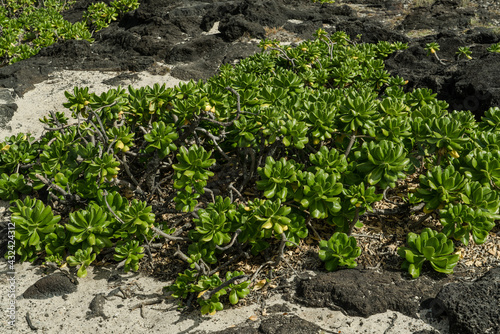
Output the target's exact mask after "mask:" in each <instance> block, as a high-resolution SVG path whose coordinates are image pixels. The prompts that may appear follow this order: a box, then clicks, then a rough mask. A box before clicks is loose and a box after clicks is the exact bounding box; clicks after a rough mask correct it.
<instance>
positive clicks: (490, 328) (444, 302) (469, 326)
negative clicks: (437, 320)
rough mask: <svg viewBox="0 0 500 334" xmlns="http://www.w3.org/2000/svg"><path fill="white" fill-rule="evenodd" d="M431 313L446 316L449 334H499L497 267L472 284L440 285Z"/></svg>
mask: <svg viewBox="0 0 500 334" xmlns="http://www.w3.org/2000/svg"><path fill="white" fill-rule="evenodd" d="M432 312H433V314H434V316H436V317H439V316H442V315H446V316H447V317H448V319H449V322H450V333H457V334H458V333H460V334H477V333H492V334H493V333H496V334H498V333H500V316H499V315H500V267H497V268H494V269H491V270H490V271H489V272H487V273H486V274H485V275H484V276H483V277H481V278H479V279H478V280H476V281H475V282H454V283H450V284H447V285H445V286H443V288H442V289H441V291H439V293H438V294H437V296H436V298H435V299H434V300H433V301H432Z"/></svg>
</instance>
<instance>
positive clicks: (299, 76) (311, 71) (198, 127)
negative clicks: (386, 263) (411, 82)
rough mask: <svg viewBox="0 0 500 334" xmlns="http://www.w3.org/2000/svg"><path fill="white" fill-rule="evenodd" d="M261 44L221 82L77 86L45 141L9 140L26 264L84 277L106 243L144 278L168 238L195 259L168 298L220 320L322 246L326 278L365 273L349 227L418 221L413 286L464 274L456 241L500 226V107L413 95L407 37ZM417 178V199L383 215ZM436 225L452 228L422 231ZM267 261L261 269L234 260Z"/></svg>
mask: <svg viewBox="0 0 500 334" xmlns="http://www.w3.org/2000/svg"><path fill="white" fill-rule="evenodd" d="M260 45H261V47H262V52H261V53H258V54H255V55H254V56H251V57H249V58H246V59H243V60H242V61H241V62H240V63H239V64H237V65H234V66H233V65H229V64H226V65H223V66H222V67H221V68H220V70H219V73H218V74H217V75H216V76H214V77H212V78H210V79H208V80H207V81H206V82H202V81H199V82H194V81H191V82H189V83H185V84H179V85H178V86H176V87H173V88H166V87H165V85H160V84H155V85H154V86H153V87H143V88H140V89H134V88H132V87H129V88H128V89H122V88H121V87H118V88H116V89H112V90H109V91H108V92H105V93H102V94H101V95H97V94H95V93H92V92H89V89H88V88H86V87H80V88H75V89H74V90H73V92H67V93H66V97H67V99H68V102H67V103H65V104H64V106H65V107H66V108H68V109H69V112H70V113H72V117H71V119H70V118H69V117H66V116H64V115H63V114H62V113H52V114H51V115H50V116H47V117H45V118H44V119H42V120H41V121H42V122H43V123H44V124H45V125H46V132H45V133H44V135H43V136H42V137H41V138H40V139H38V140H36V139H35V138H33V137H31V136H29V135H28V134H19V135H17V136H12V137H9V138H5V140H4V141H3V142H1V143H0V166H1V167H0V168H1V171H2V173H3V174H2V179H1V180H0V188H1V191H0V196H1V198H2V199H4V200H13V202H12V205H11V208H10V211H11V212H12V217H13V220H15V221H16V222H17V225H18V227H17V230H16V235H15V238H16V239H17V240H18V241H19V242H17V243H16V248H15V252H16V254H17V255H18V256H19V257H20V259H21V260H22V261H37V260H40V261H51V262H56V263H58V264H60V265H63V264H65V263H67V264H69V265H70V266H76V267H78V275H79V276H81V277H83V276H85V275H86V274H87V269H88V268H89V266H91V265H92V263H94V261H96V260H97V259H99V258H100V257H101V256H103V255H102V253H103V251H104V250H106V251H107V252H109V251H111V252H114V259H115V260H116V261H121V262H123V264H124V270H126V271H128V270H134V271H135V270H137V269H138V268H139V264H140V262H141V261H149V260H150V257H149V256H145V254H147V253H148V252H147V251H148V250H149V247H150V246H151V244H152V243H153V242H158V241H167V242H168V244H167V247H174V249H176V251H175V256H176V257H177V258H178V259H179V260H180V261H182V262H183V263H184V266H180V268H179V272H180V273H179V275H178V278H177V279H176V281H175V282H174V283H173V284H172V285H170V286H169V287H167V288H166V289H167V290H168V291H169V292H170V293H172V296H173V297H175V298H178V299H179V305H180V306H198V307H200V309H201V312H202V313H203V314H214V313H215V312H217V311H220V310H222V309H223V307H224V304H228V303H229V304H235V303H238V302H239V300H240V299H242V298H245V296H247V295H248V293H249V292H250V288H251V287H252V284H254V283H255V280H256V278H257V277H258V274H259V272H260V271H261V270H262V269H263V268H265V267H268V266H277V265H279V264H280V263H282V262H286V256H285V250H286V249H288V248H296V247H301V245H302V244H303V243H304V239H306V238H308V236H309V235H313V236H314V237H315V238H316V239H319V241H317V247H318V249H319V255H318V256H319V257H320V258H321V259H322V260H323V261H325V266H326V269H327V270H335V269H337V267H353V266H354V265H355V264H356V262H355V259H356V258H357V257H358V256H359V254H360V247H358V246H357V242H356V240H355V239H354V237H353V236H352V235H351V234H352V232H353V231H354V229H356V228H359V227H362V226H363V224H362V220H361V217H363V215H365V214H367V213H368V212H370V211H371V212H375V213H377V214H378V215H390V214H393V213H395V212H400V210H407V211H405V212H408V215H413V218H414V220H416V221H417V223H414V224H412V226H411V228H412V229H413V230H414V231H415V233H414V232H412V233H410V234H409V235H408V247H401V248H400V249H399V250H398V254H399V255H400V256H401V257H402V258H403V259H402V262H403V264H402V268H403V269H404V270H407V271H408V272H409V274H410V275H411V276H412V277H415V278H416V277H418V276H419V275H420V274H421V273H422V272H423V271H424V270H425V268H426V267H425V265H424V264H425V262H426V261H428V263H430V264H431V267H432V268H434V269H435V270H437V271H438V272H442V273H451V272H452V270H453V267H454V265H455V264H456V262H457V260H458V255H457V254H455V253H454V244H455V243H463V244H464V245H467V243H468V241H469V239H470V238H471V239H472V240H473V241H474V242H475V243H478V244H480V243H482V242H484V241H485V239H486V238H487V235H488V232H489V231H490V230H491V229H492V228H493V226H494V225H495V221H496V220H498V219H499V217H500V216H499V186H500V181H499V180H500V174H499V173H500V166H499V165H498V161H500V159H499V158H500V151H499V147H498V141H497V139H498V136H500V133H499V131H500V128H499V127H498V124H499V123H498V120H499V119H500V109H499V108H491V109H489V110H488V111H487V112H486V113H485V116H484V117H483V118H482V120H479V121H476V120H475V118H474V117H473V116H472V114H471V113H470V111H460V112H455V111H450V110H448V107H449V106H448V104H447V103H446V102H444V101H440V100H438V99H436V94H435V93H433V92H432V91H431V90H428V89H415V90H412V91H405V89H404V85H405V84H406V82H405V80H404V79H403V78H400V77H392V76H391V75H389V73H387V71H386V70H385V69H384V63H383V59H384V58H385V57H387V56H388V55H389V54H391V53H392V52H398V51H399V50H402V49H404V48H406V45H405V44H402V43H387V42H379V43H377V44H366V43H358V42H357V40H356V39H351V38H350V37H349V36H348V35H347V34H345V33H344V32H336V33H334V34H331V35H329V34H327V33H326V32H325V31H323V30H319V31H318V32H317V33H316V35H315V39H314V40H311V41H306V42H303V43H301V44H300V45H298V46H297V47H291V46H285V45H281V44H280V43H279V42H277V41H273V40H264V41H262V42H261V44H260ZM414 174H416V175H419V179H418V180H419V186H418V188H417V189H416V192H415V193H411V192H406V193H402V194H400V195H399V196H401V198H402V200H403V201H404V202H405V204H401V205H399V206H397V207H396V208H395V209H393V210H388V211H387V210H385V211H384V210H377V209H374V206H373V205H374V203H376V202H377V201H380V200H381V199H382V198H384V196H385V195H384V194H385V193H386V191H387V190H389V189H391V188H394V187H396V186H397V185H398V184H401V183H402V182H405V180H406V179H407V178H408V177H409V176H410V175H414ZM4 175H5V176H4ZM17 198H21V199H22V200H21V199H17ZM165 214H168V217H167V218H164V217H165ZM430 215H433V216H434V217H436V218H439V219H440V221H441V224H440V225H439V224H438V225H436V226H434V229H430V230H428V229H425V230H424V231H423V232H421V222H422V221H423V219H425V218H428V217H429V216H430ZM464 215H465V216H466V217H471V219H473V218H474V219H475V220H474V222H469V223H468V224H465V222H464V221H463V217H464ZM179 217H180V218H179ZM419 217H421V218H419ZM176 221H183V222H184V223H183V224H184V225H182V224H181V225H179V223H175V222H176ZM318 224H319V225H323V226H325V228H327V230H328V231H331V233H332V234H333V236H330V235H329V236H325V235H320V233H319V232H318V231H317V230H316V229H315V228H314V226H317V225H318ZM420 232H421V233H420ZM417 233H420V234H417ZM330 237H331V238H330ZM312 240H314V239H312ZM264 253H265V254H266V256H267V258H268V260H266V261H265V262H264V263H262V264H261V265H260V267H259V268H258V269H257V270H256V271H255V272H253V273H251V272H241V271H238V270H237V271H236V272H235V270H234V266H233V267H231V264H235V263H238V261H241V260H242V259H244V258H250V257H252V256H259V255H262V254H264Z"/></svg>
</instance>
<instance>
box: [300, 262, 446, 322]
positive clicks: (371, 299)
mask: <svg viewBox="0 0 500 334" xmlns="http://www.w3.org/2000/svg"><path fill="white" fill-rule="evenodd" d="M447 280H448V279H447V278H445V279H441V280H433V279H430V278H428V277H420V278H419V279H416V280H413V279H409V278H407V277H406V275H405V273H401V272H391V271H384V272H377V271H374V270H360V269H349V270H339V271H336V272H331V273H318V274H317V275H316V276H314V277H310V278H309V279H307V280H300V281H299V282H298V286H297V297H298V298H297V300H299V301H300V302H301V303H303V304H305V305H306V306H313V307H330V308H332V309H336V310H337V309H339V308H340V309H342V310H343V311H345V313H347V314H348V315H351V316H362V317H369V316H371V315H373V314H377V313H383V312H386V311H387V310H392V311H397V312H401V313H403V314H405V315H407V316H410V317H417V313H418V311H419V309H420V308H421V304H422V303H423V302H427V301H429V300H431V299H432V298H434V297H435V296H436V294H437V293H438V291H439V289H440V288H441V287H442V286H443V284H445V282H446V281H447Z"/></svg>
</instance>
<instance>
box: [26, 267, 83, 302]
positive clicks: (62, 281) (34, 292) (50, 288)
mask: <svg viewBox="0 0 500 334" xmlns="http://www.w3.org/2000/svg"><path fill="white" fill-rule="evenodd" d="M77 284H78V281H77V280H76V279H73V278H71V277H70V276H69V275H66V274H63V273H56V274H52V275H48V276H45V277H42V278H40V279H39V280H38V281H36V282H35V283H34V284H33V285H31V286H30V287H29V288H27V289H26V291H24V293H23V297H24V298H26V299H43V298H51V297H54V296H62V295H67V294H69V293H72V292H75V291H76V289H77Z"/></svg>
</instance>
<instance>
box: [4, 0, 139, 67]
mask: <svg viewBox="0 0 500 334" xmlns="http://www.w3.org/2000/svg"><path fill="white" fill-rule="evenodd" d="M75 2H76V1H72V0H70V1H66V0H44V1H39V0H4V1H2V2H1V3H2V6H0V27H2V33H1V34H0V66H5V65H7V64H13V63H15V62H18V61H20V60H23V59H27V58H30V57H32V56H34V55H36V54H37V53H38V52H39V51H40V50H41V49H42V48H43V47H46V46H49V45H51V44H54V43H56V42H58V41H63V40H70V39H75V40H86V41H89V42H93V38H92V35H93V33H94V32H96V31H99V30H101V29H103V28H106V27H107V26H109V24H110V23H111V22H112V21H115V20H116V19H118V18H119V17H122V16H123V14H125V13H126V12H129V11H131V10H134V9H137V8H138V7H139V1H138V0H115V1H112V2H111V3H110V5H107V4H105V3H104V2H98V3H94V4H91V5H90V6H89V7H88V8H87V11H86V12H85V13H84V15H83V21H82V22H76V23H74V24H72V23H70V22H68V21H66V20H65V19H64V18H63V16H62V15H61V12H63V11H64V10H67V9H70V8H71V6H72V5H73V4H74V3H75Z"/></svg>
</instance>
